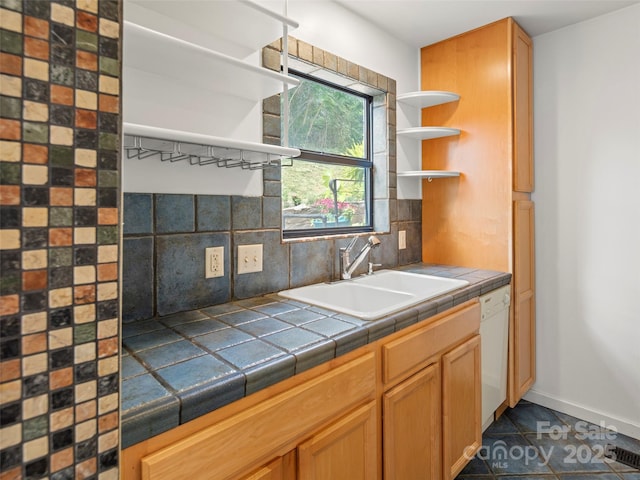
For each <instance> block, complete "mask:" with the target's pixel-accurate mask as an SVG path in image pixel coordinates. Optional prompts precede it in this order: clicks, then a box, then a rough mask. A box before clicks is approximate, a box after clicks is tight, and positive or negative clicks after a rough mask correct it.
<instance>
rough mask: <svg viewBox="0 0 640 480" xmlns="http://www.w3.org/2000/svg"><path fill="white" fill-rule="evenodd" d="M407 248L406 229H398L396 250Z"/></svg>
mask: <svg viewBox="0 0 640 480" xmlns="http://www.w3.org/2000/svg"><path fill="white" fill-rule="evenodd" d="M405 248H407V231H406V230H400V231H398V250H404V249H405Z"/></svg>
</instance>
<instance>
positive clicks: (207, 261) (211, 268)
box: [204, 247, 224, 278]
mask: <svg viewBox="0 0 640 480" xmlns="http://www.w3.org/2000/svg"><path fill="white" fill-rule="evenodd" d="M204 255H205V257H204V265H205V270H204V277H205V278H216V277H224V247H209V248H205V249H204Z"/></svg>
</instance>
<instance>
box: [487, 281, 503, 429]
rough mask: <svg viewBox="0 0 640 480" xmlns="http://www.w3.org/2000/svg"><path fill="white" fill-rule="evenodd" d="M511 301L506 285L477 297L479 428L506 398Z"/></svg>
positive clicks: (489, 422) (490, 421) (491, 417)
mask: <svg viewBox="0 0 640 480" xmlns="http://www.w3.org/2000/svg"><path fill="white" fill-rule="evenodd" d="M510 303H511V287H510V286H509V285H506V286H504V287H502V288H499V289H498V290H494V291H493V292H490V293H487V294H486V295H482V296H481V297H480V316H481V320H480V338H481V342H482V346H481V359H482V360H481V365H482V431H485V430H486V429H487V427H488V426H489V425H491V423H492V422H493V414H494V412H495V411H496V409H497V408H498V407H499V406H500V405H501V404H502V402H504V401H505V400H506V399H507V361H508V359H507V346H508V342H509V304H510Z"/></svg>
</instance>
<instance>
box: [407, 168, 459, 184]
mask: <svg viewBox="0 0 640 480" xmlns="http://www.w3.org/2000/svg"><path fill="white" fill-rule="evenodd" d="M397 175H398V177H413V178H426V179H427V180H429V181H431V180H432V179H434V178H450V177H459V176H460V172H452V171H448V170H408V171H406V172H398V173H397Z"/></svg>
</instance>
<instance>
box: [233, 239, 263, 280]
mask: <svg viewBox="0 0 640 480" xmlns="http://www.w3.org/2000/svg"><path fill="white" fill-rule="evenodd" d="M261 271H262V244H261V243H258V244H255V245H238V275H240V274H243V273H254V272H261Z"/></svg>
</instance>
